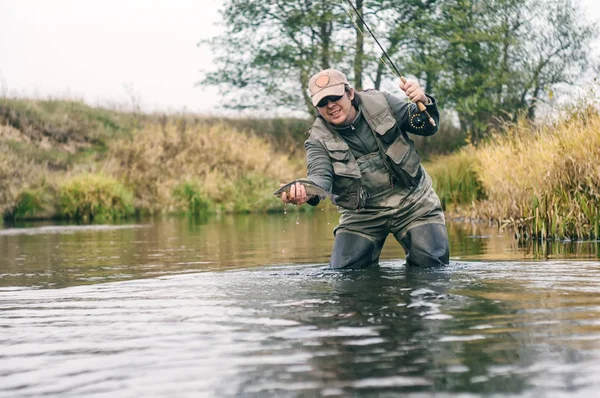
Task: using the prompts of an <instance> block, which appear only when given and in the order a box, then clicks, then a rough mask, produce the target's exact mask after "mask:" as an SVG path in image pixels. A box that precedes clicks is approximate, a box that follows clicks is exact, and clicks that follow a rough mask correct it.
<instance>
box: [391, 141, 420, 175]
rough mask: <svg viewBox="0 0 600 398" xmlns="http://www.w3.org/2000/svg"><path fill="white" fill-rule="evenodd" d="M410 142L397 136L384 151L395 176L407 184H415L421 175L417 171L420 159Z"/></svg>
mask: <svg viewBox="0 0 600 398" xmlns="http://www.w3.org/2000/svg"><path fill="white" fill-rule="evenodd" d="M411 144H412V143H409V144H407V143H405V142H404V140H403V139H402V137H398V139H397V140H396V141H394V143H393V144H392V145H390V146H389V147H388V149H387V151H386V152H385V154H386V155H387V156H388V157H389V158H390V159H391V160H392V162H391V163H390V165H391V167H392V169H393V170H394V173H395V174H396V177H397V178H398V179H399V180H400V182H402V183H403V184H405V185H407V186H414V185H416V184H417V183H418V181H419V180H420V177H421V176H420V173H419V171H420V170H421V167H420V165H419V164H420V163H421V159H420V158H419V155H418V154H417V152H416V151H415V150H414V149H413V146H412V145H411Z"/></svg>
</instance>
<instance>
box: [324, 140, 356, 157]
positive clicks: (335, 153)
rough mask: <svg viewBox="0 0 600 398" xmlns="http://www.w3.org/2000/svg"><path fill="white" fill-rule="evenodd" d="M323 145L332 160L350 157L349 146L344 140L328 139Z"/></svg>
mask: <svg viewBox="0 0 600 398" xmlns="http://www.w3.org/2000/svg"><path fill="white" fill-rule="evenodd" d="M325 147H326V148H327V152H329V156H330V157H331V159H333V160H334V161H347V160H348V159H350V147H349V146H348V144H346V143H345V142H335V141H328V142H325Z"/></svg>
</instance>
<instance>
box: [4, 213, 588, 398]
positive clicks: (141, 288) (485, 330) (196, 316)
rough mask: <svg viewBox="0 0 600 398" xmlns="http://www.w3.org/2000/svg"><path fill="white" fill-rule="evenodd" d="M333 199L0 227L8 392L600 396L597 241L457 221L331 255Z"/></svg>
mask: <svg viewBox="0 0 600 398" xmlns="http://www.w3.org/2000/svg"><path fill="white" fill-rule="evenodd" d="M336 223H337V214H336V213H334V212H320V211H316V212H313V213H295V212H290V213H287V214H269V215H237V216H221V217H210V218H207V219H199V220H194V219H186V218H168V219H156V220H145V221H143V222H138V223H135V224H117V225H51V224H49V223H45V224H42V223H36V224H24V225H19V226H17V227H8V226H5V227H4V229H0V254H1V258H0V396H2V397H4V396H7V397H38V396H61V397H63V396H65V397H82V396H119V397H139V396H157V397H163V396H167V395H172V396H176V397H185V396H190V397H198V396H206V397H263V396H277V397H297V396H329V397H347V396H365V397H371V396H372V397H375V396H377V397H387V396H415V397H429V396H435V397H444V396H461V397H472V396H476V397H480V396H495V395H502V396H528V397H529V396H530V397H546V396H549V397H563V396H564V397H573V396H576V397H595V396H597V391H598V390H600V378H598V375H599V374H600V262H599V261H598V253H599V246H600V243H598V242H571V243H564V242H553V243H552V244H548V245H533V244H531V243H529V244H522V245H521V244H518V243H517V242H516V241H515V240H514V238H513V237H512V236H511V234H510V233H508V232H500V231H498V230H496V229H495V228H489V227H486V226H485V225H479V224H475V225H473V224H459V223H450V224H449V225H448V227H449V232H450V244H451V264H450V266H448V267H445V268H443V269H440V270H433V271H426V270H418V269H407V268H406V267H405V266H404V264H403V257H404V253H403V251H402V249H401V248H400V247H399V245H398V244H397V243H396V242H395V241H394V240H393V238H392V237H390V238H389V239H388V242H387V243H386V245H385V246H384V249H383V254H382V261H381V264H380V267H378V268H373V269H369V270H362V271H345V272H339V271H332V270H329V269H328V268H327V264H326V263H327V261H328V256H329V253H330V250H331V246H332V244H333V236H332V230H333V227H334V226H335V225H336Z"/></svg>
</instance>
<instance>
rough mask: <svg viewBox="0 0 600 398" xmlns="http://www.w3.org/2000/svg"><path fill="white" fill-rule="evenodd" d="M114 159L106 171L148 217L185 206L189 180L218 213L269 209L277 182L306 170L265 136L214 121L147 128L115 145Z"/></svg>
mask: <svg viewBox="0 0 600 398" xmlns="http://www.w3.org/2000/svg"><path fill="white" fill-rule="evenodd" d="M109 158H111V159H112V160H111V161H110V162H108V163H107V164H106V166H105V170H107V171H108V172H109V173H110V174H111V175H114V176H116V177H117V178H118V179H119V180H121V181H123V182H124V183H125V184H126V185H127V186H129V187H131V188H132V190H133V192H134V197H135V206H136V208H138V209H141V210H142V211H144V212H147V213H157V212H165V211H166V212H171V211H174V210H176V209H177V208H181V198H182V195H183V197H185V196H186V194H185V193H182V192H185V189H186V188H182V187H185V183H186V182H187V181H194V184H193V185H194V186H193V187H192V186H188V187H187V189H188V194H191V192H190V190H193V191H197V195H198V197H200V196H202V197H205V198H206V199H207V200H210V201H212V202H214V204H215V209H217V210H222V211H254V210H257V209H258V208H262V209H264V207H262V206H263V205H264V201H265V198H266V197H270V196H272V192H273V191H274V190H275V189H277V187H278V186H279V185H278V182H280V181H289V180H290V179H293V178H296V177H298V176H300V175H301V173H302V169H303V167H302V166H303V165H302V164H301V163H300V162H299V161H297V162H291V161H290V160H289V159H288V157H287V156H286V155H284V154H279V153H277V152H275V151H274V150H273V149H272V147H271V144H270V143H269V142H267V140H265V139H263V138H261V137H257V136H255V135H253V134H249V133H244V132H240V131H237V130H234V129H231V128H229V127H227V126H226V125H224V124H210V123H196V124H193V125H189V124H186V125H182V124H180V123H176V122H167V123H165V124H153V125H149V126H146V127H145V128H144V129H140V130H136V131H134V132H133V133H132V138H131V139H122V140H117V141H114V142H113V143H112V144H111V145H110V150H109ZM182 184H183V185H182ZM182 189H183V191H182ZM194 195H196V194H194ZM188 196H189V195H188ZM192 196H193V195H192ZM267 203H271V204H273V202H270V201H267ZM255 205H256V206H255Z"/></svg>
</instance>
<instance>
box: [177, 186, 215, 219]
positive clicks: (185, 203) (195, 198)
mask: <svg viewBox="0 0 600 398" xmlns="http://www.w3.org/2000/svg"><path fill="white" fill-rule="evenodd" d="M173 197H174V198H175V201H176V208H177V209H179V210H183V211H185V212H187V213H188V214H189V215H193V216H203V215H206V214H208V213H209V212H211V211H214V204H213V203H212V202H211V201H210V200H209V199H208V198H207V197H206V195H205V194H204V192H203V190H202V188H201V186H200V183H198V182H197V181H186V182H183V183H181V184H179V185H178V186H177V187H175V189H174V190H173Z"/></svg>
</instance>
